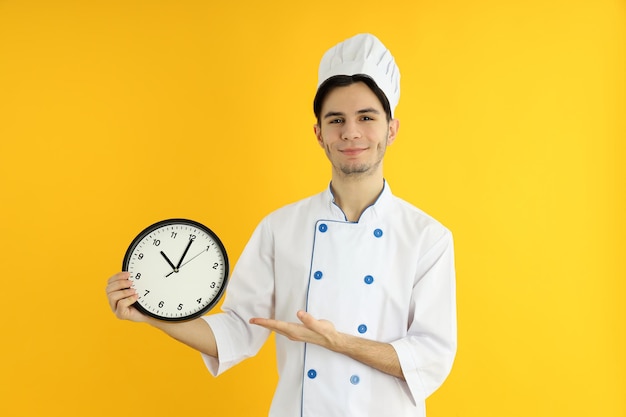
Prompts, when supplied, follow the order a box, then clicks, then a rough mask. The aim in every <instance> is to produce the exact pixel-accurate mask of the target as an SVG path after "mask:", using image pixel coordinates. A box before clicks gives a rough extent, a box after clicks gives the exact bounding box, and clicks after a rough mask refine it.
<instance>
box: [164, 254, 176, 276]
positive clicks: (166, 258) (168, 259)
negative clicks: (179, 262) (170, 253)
mask: <svg viewBox="0 0 626 417" xmlns="http://www.w3.org/2000/svg"><path fill="white" fill-rule="evenodd" d="M161 255H163V257H164V258H165V260H166V261H167V263H168V264H170V266H171V267H172V269H173V270H174V271H176V267H175V266H174V264H173V263H172V261H170V258H168V257H167V255H166V254H165V252H163V251H161Z"/></svg>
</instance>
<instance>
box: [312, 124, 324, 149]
mask: <svg viewBox="0 0 626 417" xmlns="http://www.w3.org/2000/svg"><path fill="white" fill-rule="evenodd" d="M313 132H314V133H315V137H316V138H317V143H318V144H319V145H320V146H321V147H322V148H323V147H324V139H323V138H322V128H321V127H320V126H319V125H318V124H317V123H316V124H314V125H313Z"/></svg>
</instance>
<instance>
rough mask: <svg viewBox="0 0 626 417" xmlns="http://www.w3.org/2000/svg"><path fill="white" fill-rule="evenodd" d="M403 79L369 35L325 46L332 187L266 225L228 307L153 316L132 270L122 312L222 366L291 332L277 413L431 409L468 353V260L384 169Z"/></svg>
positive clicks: (281, 349) (117, 294)
mask: <svg viewBox="0 0 626 417" xmlns="http://www.w3.org/2000/svg"><path fill="white" fill-rule="evenodd" d="M399 77H400V75H399V71H398V68H397V67H396V64H395V61H394V59H393V57H392V56H391V54H390V53H389V51H388V50H387V49H386V48H385V47H384V45H383V44H382V43H381V42H380V41H379V40H378V39H377V38H376V37H374V36H372V35H369V34H363V35H357V36H355V37H353V38H350V39H347V40H346V41H344V42H342V43H340V44H338V45H336V46H335V47H333V48H331V49H330V50H329V51H328V52H327V53H326V54H325V55H324V57H323V58H322V62H321V64H320V69H319V84H318V92H317V94H316V97H315V100H314V112H315V116H316V117H317V124H316V125H315V127H314V131H315V136H316V138H317V141H318V143H319V144H320V146H321V147H322V148H323V149H324V151H325V153H326V155H327V157H328V159H329V161H330V163H331V167H332V170H331V172H332V180H331V184H330V187H329V188H328V189H327V190H326V191H324V192H322V193H321V194H318V195H316V196H313V197H310V198H307V199H305V200H302V201H299V202H296V203H294V204H291V205H288V206H286V207H283V208H281V209H279V210H277V211H275V212H274V213H271V214H270V215H269V216H267V217H266V218H265V219H264V220H263V221H262V222H261V223H260V224H259V226H258V227H257V229H256V230H255V232H254V233H253V235H252V237H251V239H250V241H249V242H248V245H247V246H246V248H245V249H244V251H243V253H242V254H241V257H240V259H239V262H238V264H237V266H236V268H235V269H234V272H233V275H232V277H231V280H230V284H229V289H228V294H227V297H226V300H225V302H224V304H223V307H222V310H223V313H218V314H212V315H208V316H205V317H202V318H199V319H196V320H192V321H188V322H182V323H171V322H161V321H158V320H154V319H151V318H149V317H145V316H143V315H141V314H140V313H139V312H138V311H137V310H135V309H134V308H133V307H132V304H133V303H134V302H135V301H136V299H137V294H136V293H135V291H134V289H132V288H131V287H130V284H131V283H130V281H129V280H128V274H127V273H119V274H116V275H114V276H113V277H111V278H110V279H109V282H108V286H107V294H108V298H109V303H110V305H111V308H112V309H113V311H114V312H115V314H116V316H117V317H118V318H120V319H128V320H132V321H138V322H147V323H150V324H151V325H153V326H154V327H157V328H159V329H161V330H163V331H165V332H166V333H167V334H169V335H170V336H172V337H174V338H176V339H178V340H180V341H181V342H183V343H185V344H187V345H189V346H191V347H192V348H194V349H197V350H198V351H200V352H201V353H202V356H203V358H204V360H205V363H206V365H207V367H208V369H209V370H210V372H211V373H212V374H213V375H219V374H220V373H222V372H224V371H225V370H227V369H228V368H230V367H231V366H233V365H235V364H237V363H239V362H240V361H242V360H243V359H245V358H247V357H250V356H253V355H255V354H256V353H257V352H258V350H259V349H260V348H261V346H262V345H263V343H264V342H265V341H266V339H267V337H268V336H269V334H270V332H271V331H274V332H276V333H278V334H279V335H280V336H278V337H277V338H276V348H277V361H278V368H279V369H278V370H279V382H278V386H277V389H276V393H275V395H274V399H273V402H272V407H271V410H270V416H271V417H283V416H284V417H294V416H307V417H309V416H311V417H319V416H325V417H330V416H341V417H346V416H359V417H364V416H380V417H383V416H385V417H386V416H394V417H400V416H423V415H425V410H424V401H425V399H426V397H427V396H428V395H430V394H431V393H432V392H434V391H435V390H436V389H437V388H438V387H439V386H440V385H441V384H442V383H443V381H444V380H445V378H446V377H447V375H448V373H449V372H450V369H451V367H452V362H453V360H454V356H455V353H456V301H455V273H454V255H453V244H452V236H451V234H450V232H449V231H448V230H447V229H446V228H445V227H443V226H442V225H441V224H439V223H438V222H437V221H435V220H434V219H432V218H431V217H429V216H428V215H426V214H425V213H423V212H422V211H420V210H419V209H417V208H415V207H413V206H411V205H410V204H408V203H407V202H405V201H403V200H401V199H399V198H397V197H395V196H394V195H393V194H392V193H391V190H390V188H389V185H388V184H387V183H386V182H385V180H384V178H383V157H384V155H385V150H386V147H387V146H388V145H391V144H392V143H393V141H394V140H395V138H396V135H397V132H398V128H399V122H398V120H397V119H394V118H393V111H394V109H395V106H396V104H397V102H398V98H399V91H400V90H399Z"/></svg>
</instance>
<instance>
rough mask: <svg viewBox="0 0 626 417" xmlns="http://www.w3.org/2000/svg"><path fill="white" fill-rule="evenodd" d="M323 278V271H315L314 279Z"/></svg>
mask: <svg viewBox="0 0 626 417" xmlns="http://www.w3.org/2000/svg"><path fill="white" fill-rule="evenodd" d="M323 276H324V274H322V271H315V273H314V274H313V278H315V279H322V277H323Z"/></svg>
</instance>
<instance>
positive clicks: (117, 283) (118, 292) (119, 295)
mask: <svg viewBox="0 0 626 417" xmlns="http://www.w3.org/2000/svg"><path fill="white" fill-rule="evenodd" d="M129 276H130V274H129V273H128V272H119V273H117V274H115V275H113V276H112V277H111V278H109V280H108V281H107V286H106V293H107V298H108V300H109V306H110V307H111V310H112V311H113V312H114V313H115V315H116V316H117V317H118V318H121V319H125V318H128V316H129V314H130V312H129V309H130V306H131V305H132V304H133V303H135V301H137V297H138V296H137V292H136V291H135V289H134V288H131V286H132V282H131V281H130V280H129V279H128V278H129Z"/></svg>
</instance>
